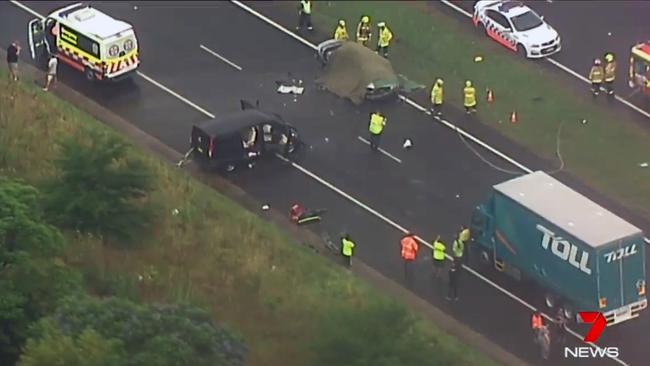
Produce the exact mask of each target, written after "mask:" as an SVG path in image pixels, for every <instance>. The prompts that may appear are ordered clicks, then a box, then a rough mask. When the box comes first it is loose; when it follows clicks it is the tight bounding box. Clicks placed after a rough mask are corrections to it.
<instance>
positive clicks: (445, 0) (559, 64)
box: [440, 0, 650, 118]
mask: <svg viewBox="0 0 650 366" xmlns="http://www.w3.org/2000/svg"><path fill="white" fill-rule="evenodd" d="M440 2H441V3H443V4H445V5H447V6H449V7H450V8H452V9H454V10H456V11H457V12H459V13H461V14H463V15H465V16H466V17H468V18H471V17H472V14H471V13H469V12H468V11H467V10H465V9H463V8H461V7H459V6H458V5H456V4H452V3H451V2H449V1H448V0H440ZM546 61H548V62H550V63H551V64H552V65H554V66H556V67H557V68H559V69H560V70H562V71H565V72H567V73H568V74H570V75H572V76H575V77H576V78H578V79H579V80H582V81H584V82H585V83H587V84H591V82H590V81H589V79H587V78H586V77H584V76H583V75H581V74H579V73H577V72H576V71H574V70H572V69H571V68H569V67H568V66H565V65H563V64H561V63H560V62H558V61H557V60H555V59H553V58H550V57H547V58H546ZM601 90H603V91H605V88H603V87H601ZM614 98H615V99H616V100H617V101H619V102H621V103H623V105H625V106H627V107H629V108H630V109H632V110H634V111H635V112H638V113H639V114H641V115H643V116H645V117H646V118H650V113H648V112H646V111H644V110H643V109H641V108H639V107H637V106H636V105H634V104H633V103H632V102H630V101H628V100H627V99H625V98H623V97H621V96H619V95H616V94H615V95H614Z"/></svg>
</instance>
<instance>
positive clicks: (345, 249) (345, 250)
mask: <svg viewBox="0 0 650 366" xmlns="http://www.w3.org/2000/svg"><path fill="white" fill-rule="evenodd" d="M352 249H354V242H353V241H352V240H348V239H346V238H343V239H341V254H343V255H344V256H346V257H352Z"/></svg>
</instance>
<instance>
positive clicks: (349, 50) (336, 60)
mask: <svg viewBox="0 0 650 366" xmlns="http://www.w3.org/2000/svg"><path fill="white" fill-rule="evenodd" d="M317 57H318V59H319V61H320V62H321V63H322V64H323V66H324V69H323V75H322V76H321V77H320V78H319V79H318V80H317V83H319V84H320V85H322V87H323V88H324V89H326V90H328V91H330V92H332V93H334V94H336V95H338V96H340V97H343V98H348V99H350V100H351V101H352V102H353V103H354V104H361V103H362V102H363V101H364V100H370V101H375V100H384V99H390V98H395V97H396V96H397V94H398V93H400V92H409V91H412V90H414V89H418V88H423V87H424V86H423V85H418V84H416V83H413V82H411V81H409V80H407V79H406V78H405V77H403V76H402V75H398V74H396V73H395V70H393V67H392V65H391V64H390V61H388V60H387V59H385V58H383V57H382V56H380V55H378V54H376V53H375V52H374V51H372V50H370V49H369V48H367V47H364V46H363V45H360V44H357V43H354V42H348V41H340V40H334V39H331V40H327V41H324V42H322V43H321V44H319V45H318V50H317Z"/></svg>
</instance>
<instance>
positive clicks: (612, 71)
mask: <svg viewBox="0 0 650 366" xmlns="http://www.w3.org/2000/svg"><path fill="white" fill-rule="evenodd" d="M615 78H616V61H612V62H608V63H606V64H605V81H606V82H612V81H614V79H615Z"/></svg>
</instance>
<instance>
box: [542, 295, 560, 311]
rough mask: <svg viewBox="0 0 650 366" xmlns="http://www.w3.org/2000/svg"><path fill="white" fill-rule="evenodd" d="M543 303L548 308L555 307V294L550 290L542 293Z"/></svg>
mask: <svg viewBox="0 0 650 366" xmlns="http://www.w3.org/2000/svg"><path fill="white" fill-rule="evenodd" d="M544 305H546V307H547V308H549V309H553V308H555V305H557V296H555V295H554V294H552V293H550V292H547V293H546V294H545V295H544Z"/></svg>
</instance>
